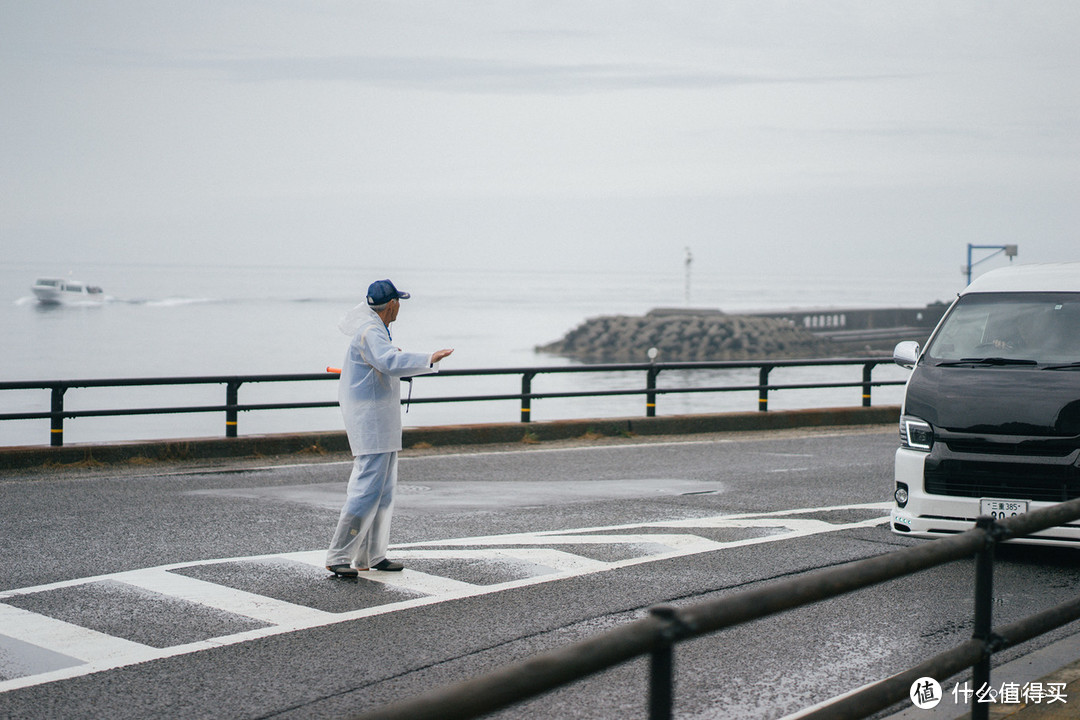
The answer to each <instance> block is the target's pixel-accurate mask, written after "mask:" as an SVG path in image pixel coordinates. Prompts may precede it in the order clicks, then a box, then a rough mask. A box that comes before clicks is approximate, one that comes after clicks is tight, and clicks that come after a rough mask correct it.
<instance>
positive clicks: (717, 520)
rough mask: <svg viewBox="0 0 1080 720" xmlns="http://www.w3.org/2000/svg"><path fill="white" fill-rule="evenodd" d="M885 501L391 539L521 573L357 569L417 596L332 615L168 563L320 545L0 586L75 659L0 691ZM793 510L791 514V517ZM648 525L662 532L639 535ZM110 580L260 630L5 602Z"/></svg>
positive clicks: (7, 613) (782, 534) (33, 640)
mask: <svg viewBox="0 0 1080 720" xmlns="http://www.w3.org/2000/svg"><path fill="white" fill-rule="evenodd" d="M890 507H891V505H890V504H889V503H870V504H860V505H847V506H831V507H821V508H801V509H796V510H788V511H777V512H769V513H757V514H754V513H747V514H740V515H719V516H713V517H703V518H687V519H682V520H668V521H656V522H646V523H633V524H628V525H615V526H603V527H595V528H575V529H567V530H553V531H543V532H533V533H511V534H507V535H492V536H480V537H470V538H454V539H448V540H437V541H423V542H411V543H401V544H397V545H393V546H391V548H392V549H393V551H394V557H397V558H401V559H402V560H412V561H417V560H422V559H429V560H473V561H476V560H478V561H482V562H489V563H517V564H520V565H521V566H522V569H523V570H524V572H525V574H526V576H525V577H518V578H516V579H512V580H507V581H505V582H496V583H493V584H489V585H478V584H473V583H468V582H463V581H460V580H455V579H452V578H447V577H442V576H439V575H434V574H429V573H425V572H420V571H418V570H416V569H413V568H406V569H405V570H404V571H402V572H390V573H387V572H377V571H372V572H368V573H361V576H362V578H363V580H365V581H370V582H376V583H380V584H382V585H385V586H387V587H393V588H395V589H400V590H406V591H409V592H411V593H415V594H416V595H417V597H413V598H408V599H397V600H395V601H391V602H388V603H385V604H382V605H375V606H372V607H364V608H361V609H357V610H350V611H346V612H340V613H332V612H326V611H323V610H318V609H315V608H310V607H307V606H303V605H298V604H294V603H289V602H286V601H283V600H278V599H275V598H270V597H266V596H262V595H258V594H256V593H250V592H246V591H243V590H238V589H235V588H230V587H226V586H223V585H218V584H216V583H212V582H208V581H205V580H200V579H197V578H192V577H189V576H187V575H183V574H181V573H177V572H170V571H172V570H179V569H182V568H194V567H206V566H213V565H222V564H226V563H238V562H240V563H254V562H259V561H281V560H285V561H289V562H293V563H299V564H301V565H306V566H310V567H318V568H322V567H324V566H323V563H324V559H325V552H324V551H321V550H320V551H302V552H294V553H283V554H276V555H261V556H252V557H245V558H224V559H215V560H201V561H194V562H187V563H175V564H170V565H162V566H159V567H154V568H146V569H142V570H128V571H123V572H118V573H112V574H108V575H100V576H96V577H90V578H82V579H78V580H67V581H61V582H56V583H49V584H46V585H40V586H36V587H28V588H20V589H15V590H5V591H2V592H0V635H2V636H7V637H10V638H14V639H15V640H18V641H21V642H24V643H28V644H30V645H34V646H36V647H39V648H42V649H45V650H49V651H52V652H56V653H59V654H61V655H64V656H66V657H70V658H73V659H74V660H76V661H79V662H81V664H75V665H73V666H71V667H64V668H62V669H58V670H51V671H48V672H42V673H39V674H36V675H27V676H22V677H15V678H10V679H8V680H3V681H0V693H3V692H6V691H9V690H13V689H16V688H21V687H29V686H32V685H38V684H42V683H46V682H53V681H56V680H61V679H65V678H70V677H77V676H79V675H86V674H89V673H92V672H98V671H102V670H110V669H115V668H118V667H123V666H125V665H132V664H136V663H141V662H146V661H149V660H154V659H161V658H166V657H173V656H177V655H183V654H188V653H193V652H199V651H201V650H206V649H210V648H216V647H223V646H226V645H232V644H236V643H241V642H247V641H250V640H255V639H258V638H265V637H270V636H273V635H279V634H283V633H287V632H293V631H296V630H301V629H309V628H315V627H320V626H325V625H332V624H336V623H342V622H348V621H350V620H356V619H359V618H363V617H372V616H375V615H380V614H386V613H392V612H396V611H398V610H403V609H407V608H415V607H421V606H424V605H431V604H435V603H439V602H445V601H448V600H453V599H458V598H467V597H475V596H479V595H486V594H492V593H497V592H503V591H506V590H509V589H512V588H522V587H527V586H530V585H537V584H541V583H546V582H551V581H555V580H560V579H563V578H569V577H578V576H582V575H588V574H593V573H598V572H605V571H609V570H614V569H618V568H625V567H631V566H634V565H640V564H646V563H651V562H657V561H661V560H665V559H669V558H677V557H687V556H690V555H695V554H700V553H706V552H713V551H718V550H725V549H730V548H736V547H744V546H747V545H755V544H763V543H770V542H777V541H781V540H791V539H793V538H797V537H805V536H810V535H816V534H822V533H828V532H837V531H840V530H847V529H856V528H863V527H872V526H875V525H880V524H883V523H886V522H888V519H889V518H888V514H887V511H888V509H889V508H890ZM835 510H865V511H871V512H878V511H881V512H882V514H881V515H875V516H873V517H871V518H868V519H864V520H859V521H855V522H850V523H829V522H825V521H823V520H819V519H816V518H808V517H799V516H801V515H807V514H811V513H823V512H829V511H835ZM792 516H794V517H792ZM717 528H761V529H767V530H768V532H767V533H765V534H762V535H756V536H753V537H744V538H741V539H737V540H730V541H717V540H711V539H708V538H704V537H701V536H700V535H696V534H694V533H692V532H681V531H689V530H692V529H717ZM652 529H658V530H666V531H667V532H657V533H653V532H648V531H649V530H652ZM575 545H576V546H602V545H621V546H629V547H635V546H636V547H639V548H640V549H641V554H638V555H635V556H634V557H629V558H624V559H620V560H613V561H603V560H596V559H593V558H588V557H584V556H582V555H579V554H577V553H574V552H569V551H568V550H567V549H566V548H567V547H568V546H575ZM106 580H108V581H113V582H119V583H124V584H126V585H129V586H132V587H136V588H140V589H142V590H146V591H150V592H153V593H157V594H158V595H161V596H162V597H163V598H167V599H173V600H182V601H185V602H189V603H195V604H198V605H201V606H205V607H210V608H214V609H216V610H221V611H224V612H228V613H232V614H234V615H239V616H243V617H246V618H251V619H254V620H257V621H260V622H263V623H266V627H262V628H255V629H250V630H245V631H242V632H237V633H235V634H232V635H226V636H220V637H214V638H209V639H206V640H200V641H196V642H191V643H187V644H185V645H177V646H171V647H166V648H155V647H149V646H146V645H142V644H140V643H136V642H132V641H130V640H125V639H122V638H117V637H112V636H110V635H108V634H105V633H101V632H98V631H95V630H91V629H89V628H84V627H81V626H79V625H75V624H72V623H69V622H65V621H62V620H57V619H54V618H50V617H47V616H45V615H41V614H38V613H34V612H31V611H28V610H23V609H21V608H17V607H14V606H12V605H8V604H5V603H4V602H3V601H4V600H5V599H8V598H13V597H18V596H24V595H30V594H35V593H42V592H48V591H50V590H60V589H67V588H73V587H78V586H80V585H86V584H89V583H93V582H100V581H106Z"/></svg>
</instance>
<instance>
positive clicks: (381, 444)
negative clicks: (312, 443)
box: [326, 280, 453, 577]
mask: <svg viewBox="0 0 1080 720" xmlns="http://www.w3.org/2000/svg"><path fill="white" fill-rule="evenodd" d="M408 297H409V293H407V292H401V291H399V290H398V289H397V288H396V287H394V283H392V282H390V281H389V280H377V281H375V282H373V283H372V284H371V286H370V287H368V293H367V303H361V304H360V305H357V306H356V307H355V308H353V309H352V310H351V311H349V313H348V314H347V315H346V316H345V318H344V319H343V320H342V321H341V324H340V325H339V326H338V327H340V328H341V331H342V332H344V333H345V334H346V335H349V336H350V337H351V338H352V341H351V342H350V343H349V349H348V351H347V352H346V354H345V363H344V364H343V365H342V367H341V380H340V381H339V383H338V401H339V403H340V404H341V413H342V415H343V416H344V417H345V430H346V432H347V433H348V435H349V447H350V448H351V450H352V454H353V456H354V461H353V469H352V475H351V476H350V477H349V487H348V495H347V498H346V500H345V506H344V507H343V508H342V509H341V517H340V518H339V519H338V524H337V530H335V531H334V538H333V540H332V541H331V543H330V549H329V550H328V551H327V553H326V569H327V570H329V571H330V572H332V573H334V574H335V575H338V576H343V577H356V576H357V574H358V571H360V570H368V569H372V570H384V571H385V570H390V571H392V570H401V569H402V568H403V566H402V565H401V563H397V562H394V561H392V560H390V559H388V558H387V557H386V548H387V546H388V545H389V542H390V518H391V516H392V515H393V512H394V486H395V485H396V484H397V454H398V451H399V450H401V378H403V377H411V376H413V375H424V374H426V373H432V372H438V370H437V368H436V367H435V364H436V363H438V362H439V361H440V360H442V359H443V358H444V357H446V356H447V355H449V354H450V353H452V352H453V350H452V349H447V350H438V351H436V352H434V353H432V354H430V355H427V354H423V353H407V352H402V351H401V349H400V348H397V347H394V345H393V344H391V339H390V323H392V322H394V320H396V319H397V315H398V310H399V309H400V307H401V300H403V299H406V298H408Z"/></svg>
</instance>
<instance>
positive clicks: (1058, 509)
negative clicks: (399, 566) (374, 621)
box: [355, 498, 1080, 720]
mask: <svg viewBox="0 0 1080 720" xmlns="http://www.w3.org/2000/svg"><path fill="white" fill-rule="evenodd" d="M1077 519H1080V498H1078V499H1076V500H1070V501H1068V502H1064V503H1061V504H1059V505H1055V506H1053V507H1049V508H1044V509H1041V510H1036V511H1033V512H1030V513H1028V514H1026V515H1020V516H1017V517H1013V518H1009V519H1008V520H1003V521H995V520H994V519H993V518H990V517H981V518H979V519H978V521H977V523H976V527H975V528H974V529H972V530H969V531H967V532H965V533H962V534H958V535H954V536H952V537H947V538H942V539H940V540H934V541H930V542H927V543H924V544H920V545H915V546H912V547H909V548H905V549H903V550H898V551H895V552H891V553H886V554H885V555H879V556H877V557H872V558H867V559H865V560H858V561H855V562H851V563H848V564H846V565H841V566H838V567H834V568H827V569H824V570H819V571H817V572H814V573H810V574H808V575H805V576H802V577H799V578H795V579H791V580H784V581H780V582H775V583H771V584H769V585H767V586H765V587H762V588H760V589H756V590H748V591H743V592H739V593H737V594H734V595H728V596H725V597H723V598H720V599H718V600H713V601H710V602H704V603H699V604H696V605H691V606H688V607H678V608H676V607H670V606H660V607H654V608H652V610H651V613H650V615H649V617H647V618H645V619H642V620H638V621H636V622H633V623H629V624H627V625H624V626H622V627H619V628H615V629H613V630H609V631H606V632H604V633H601V634H599V635H596V636H594V637H592V638H589V639H587V640H583V641H580V642H577V643H574V644H572V645H569V646H566V647H562V648H558V649H555V650H551V651H548V652H545V653H541V654H538V655H535V656H533V657H531V658H529V659H526V660H523V661H521V662H518V663H515V664H512V665H508V666H505V667H502V668H500V669H498V670H496V671H494V672H491V673H488V674H486V675H483V676H481V677H478V678H474V679H471V680H466V681H464V682H461V683H458V684H456V685H452V686H449V687H446V688H439V689H435V690H432V691H430V692H427V693H424V694H423V695H420V696H418V697H416V698H413V699H410V700H405V701H401V702H398V703H395V704H392V705H387V706H384V707H382V708H378V709H375V710H373V711H370V712H366V713H364V714H361V715H358V716H355V717H356V718H357V720H428V719H430V720H468V719H469V718H478V717H482V716H484V715H487V714H489V713H492V712H495V711H497V710H501V709H504V708H507V707H510V706H511V705H515V704H517V703H520V702H523V701H525V700H528V699H530V698H533V697H536V696H537V695H540V694H542V693H545V692H548V691H550V690H554V689H556V688H559V687H562V686H564V685H569V684H571V683H573V682H576V681H578V680H582V679H584V678H586V677H588V676H590V675H594V674H596V673H598V672H601V671H603V670H607V669H609V668H611V667H614V666H616V665H619V664H622V663H624V662H627V661H629V660H633V659H635V658H638V657H641V656H643V655H648V656H649V657H650V679H649V717H650V719H651V720H670V718H671V717H672V705H673V700H674V681H673V670H674V646H675V645H676V644H677V643H678V642H681V641H683V640H690V639H692V638H697V637H701V636H703V635H708V634H710V633H714V632H716V631H718V630H722V629H724V628H728V627H733V626H736V625H740V624H742V623H746V622H750V621H752V620H757V619H760V618H763V617H767V616H770V615H774V614H777V613H779V612H783V611H785V610H791V609H794V608H798V607H802V606H804V605H809V604H811V603H815V602H818V601H821V600H826V599H829V598H834V597H837V596H840V595H843V594H846V593H849V592H852V591H854V590H858V589H861V588H865V587H869V586H871V585H876V584H879V583H882V582H885V581H887V580H893V579H896V578H900V577H903V576H906V575H910V574H913V573H915V572H919V571H922V570H928V569H930V568H932V567H936V566H938V565H943V564H945V563H948V562H952V561H955V560H960V559H963V558H967V557H971V556H974V557H975V608H974V631H973V633H972V638H971V640H968V641H966V642H964V643H962V644H960V645H958V646H956V647H955V648H953V649H951V650H947V651H946V652H943V653H941V654H939V655H935V656H934V657H932V658H930V659H928V660H925V661H924V662H922V663H920V664H918V665H916V666H914V667H912V668H908V669H907V670H904V671H902V672H900V673H897V674H895V675H893V676H891V677H889V678H886V679H884V680H882V681H880V682H878V683H875V684H873V685H870V686H868V687H865V688H863V689H862V690H859V691H858V692H855V693H852V694H849V695H845V696H842V697H841V698H840V699H837V700H835V701H833V702H831V703H829V704H827V705H825V706H822V707H817V708H815V709H811V710H808V711H806V713H805V714H804V715H800V716H799V717H800V720H840V719H841V718H845V719H850V718H865V717H867V716H869V715H872V714H873V713H875V712H878V711H879V710H884V709H885V708H888V707H889V706H890V705H893V704H895V703H897V702H900V701H901V700H903V699H905V698H907V697H908V696H909V692H910V689H911V686H912V684H913V683H914V682H915V681H917V680H919V679H920V678H923V677H931V678H934V679H936V680H944V679H945V678H948V677H950V676H952V675H955V674H956V673H958V672H960V671H962V670H965V669H967V668H972V670H973V672H972V684H973V685H974V687H975V688H976V689H979V688H986V687H989V683H990V659H991V656H992V655H993V653H995V652H997V651H1000V650H1005V649H1007V648H1010V647H1013V646H1014V645H1018V644H1020V643H1022V642H1025V641H1027V640H1030V639H1032V638H1034V637H1037V636H1039V635H1042V634H1044V633H1046V632H1049V631H1050V630H1053V629H1055V628H1058V627H1061V626H1062V625H1065V624H1067V623H1069V622H1072V621H1074V620H1077V619H1080V598H1077V599H1076V600H1072V601H1070V602H1066V603H1063V604H1061V605H1058V606H1056V607H1054V608H1051V609H1049V610H1046V611H1043V612H1041V613H1038V614H1036V615H1032V616H1030V617H1028V618H1026V619H1024V620H1020V621H1018V622H1015V623H1012V624H1010V625H1005V626H1002V627H999V628H996V629H995V628H993V625H992V609H993V582H994V579H993V578H994V549H995V546H996V545H997V544H998V543H999V542H1003V541H1005V540H1009V539H1012V538H1018V537H1022V536H1026V535H1030V534H1032V533H1035V532H1038V531H1040V530H1045V529H1047V528H1051V527H1055V526H1058V525H1062V524H1064V523H1067V522H1071V521H1074V520H1077ZM988 716H989V704H988V703H985V702H983V703H980V702H972V708H971V717H972V718H973V720H986V718H988Z"/></svg>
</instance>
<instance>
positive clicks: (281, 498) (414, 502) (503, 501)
mask: <svg viewBox="0 0 1080 720" xmlns="http://www.w3.org/2000/svg"><path fill="white" fill-rule="evenodd" d="M723 491H724V486H723V485H722V484H721V483H717V482H704V481H701V480H687V479H677V478H638V479H626V480H591V481H589V482H581V481H579V480H539V481H530V480H514V481H511V482H507V481H487V480H465V481H461V480H455V481H453V482H446V483H432V482H428V483H426V484H424V485H419V484H417V485H411V484H409V483H399V484H398V487H397V493H396V496H395V498H394V503H395V506H396V507H397V508H398V509H401V510H405V509H407V510H413V511H417V510H420V511H422V510H433V511H434V510H447V509H454V510H466V509H494V508H506V507H531V506H538V505H542V506H551V505H568V504H571V503H579V502H589V501H592V500H618V499H638V498H650V497H677V496H680V495H705V494H710V495H711V494H717V493H722V492H723ZM186 494H191V495H203V496H208V495H209V496H217V497H238V498H250V499H254V500H269V501H271V502H292V503H301V504H304V505H314V506H316V507H321V508H332V509H334V510H340V509H341V504H342V502H343V501H344V499H345V483H344V482H333V483H320V484H317V485H283V486H274V487H255V488H250V487H248V488H220V489H214V490H194V491H191V492H190V493H186Z"/></svg>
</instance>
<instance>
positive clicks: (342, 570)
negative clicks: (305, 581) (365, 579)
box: [326, 565, 360, 578]
mask: <svg viewBox="0 0 1080 720" xmlns="http://www.w3.org/2000/svg"><path fill="white" fill-rule="evenodd" d="M326 569H327V570H329V571H330V572H332V573H334V574H335V575H337V576H338V577H350V578H354V577H356V576H357V575H359V574H360V573H358V572H356V568H354V567H352V566H350V565H327V566H326Z"/></svg>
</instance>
